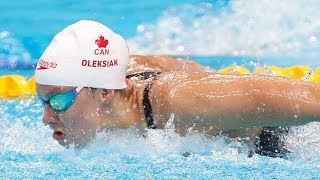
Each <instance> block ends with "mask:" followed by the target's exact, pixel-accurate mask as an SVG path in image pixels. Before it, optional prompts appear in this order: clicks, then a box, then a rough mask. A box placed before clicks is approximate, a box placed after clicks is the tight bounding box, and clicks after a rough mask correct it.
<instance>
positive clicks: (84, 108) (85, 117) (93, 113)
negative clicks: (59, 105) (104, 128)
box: [66, 100, 99, 129]
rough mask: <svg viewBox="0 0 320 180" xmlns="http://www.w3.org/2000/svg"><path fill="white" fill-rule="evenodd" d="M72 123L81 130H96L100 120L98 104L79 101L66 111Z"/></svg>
mask: <svg viewBox="0 0 320 180" xmlns="http://www.w3.org/2000/svg"><path fill="white" fill-rule="evenodd" d="M66 113H67V116H69V117H70V120H71V121H72V122H71V123H72V124H71V126H73V127H76V128H81V129H89V128H90V129H91V128H94V127H95V125H96V122H97V119H98V118H99V115H98V113H97V104H96V103H94V102H92V101H81V100H80V101H78V102H76V103H75V104H74V106H73V107H70V109H69V110H68V111H66Z"/></svg>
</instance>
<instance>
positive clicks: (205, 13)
mask: <svg viewBox="0 0 320 180" xmlns="http://www.w3.org/2000/svg"><path fill="white" fill-rule="evenodd" d="M319 8H320V3H319V2H318V1H317V0H307V1H300V0H284V1H281V2H275V1H270V0H260V1H247V0H230V1H229V0H212V1H199V0H184V1H176V0H175V1H147V0H141V1H132V0H125V1H114V0H111V1H107V0H105V1H71V0H67V1H44V0H29V1H8V0H3V1H1V6H0V10H1V12H2V13H0V68H1V69H0V75H7V74H19V75H23V76H25V77H26V78H27V79H28V78H30V77H32V76H33V74H34V64H35V63H36V61H37V59H38V58H39V57H40V55H41V53H42V52H43V50H44V49H45V48H46V46H47V45H48V44H49V43H50V41H51V39H52V38H53V36H54V35H55V34H56V33H57V32H59V31H60V30H61V29H63V28H64V27H65V26H67V25H69V24H71V23H74V22H76V21H78V20H80V19H92V20H97V21H100V22H102V23H104V24H106V25H107V26H109V27H110V28H111V29H113V30H114V31H115V32H117V33H119V34H121V35H122V36H124V37H125V39H126V40H127V42H128V46H129V49H130V53H131V54H162V55H172V56H175V57H181V58H183V59H193V60H195V61H197V62H198V63H200V64H203V65H205V66H209V67H211V68H214V69H220V68H224V67H228V66H230V65H243V66H245V67H247V68H249V69H251V70H252V69H253V68H254V67H255V66H256V65H257V64H258V65H260V66H264V65H278V66H281V67H287V66H291V65H307V66H309V67H312V68H314V69H316V68H317V67H319V66H320V61H319V60H318V57H319V52H320V51H319V50H320V49H319V42H318V39H319V35H320V30H319V28H318V24H319V23H320V11H318V9H319ZM0 88H3V87H0ZM42 113H43V107H42V106H41V103H39V101H38V100H37V99H36V98H35V97H21V98H18V99H1V100H0V127H1V128H0V137H1V138H0V177H1V178H2V179H38V178H39V179H45V178H49V179H56V178H57V179H62V178H65V179H275V178H277V179H288V178H290V179H318V178H319V177H320V133H319V132H320V125H319V123H310V124H308V125H305V126H302V127H298V128H294V129H293V130H292V132H290V134H289V135H287V137H286V140H287V141H286V146H287V148H288V149H290V150H291V152H292V153H290V155H289V157H288V158H287V159H282V158H271V157H265V156H260V155H257V154H255V155H253V157H251V158H249V157H248V147H247V145H246V144H243V143H241V142H238V141H237V140H233V139H228V138H226V137H223V136H219V137H213V138H208V137H205V136H204V135H201V134H190V135H188V136H186V137H181V136H179V135H178V134H176V133H175V132H173V130H172V129H171V130H170V129H167V130H149V131H148V132H147V133H148V136H147V137H146V138H145V137H143V136H141V135H140V134H138V133H137V131H136V129H135V128H129V129H125V130H117V131H111V132H104V133H99V134H98V136H97V138H96V139H95V140H94V141H93V142H92V143H91V144H89V145H88V147H86V148H85V149H82V150H73V149H65V148H63V147H61V146H60V145H58V143H57V142H56V141H54V140H53V139H52V131H51V130H50V129H49V127H45V126H43V124H42V121H41V116H42Z"/></svg>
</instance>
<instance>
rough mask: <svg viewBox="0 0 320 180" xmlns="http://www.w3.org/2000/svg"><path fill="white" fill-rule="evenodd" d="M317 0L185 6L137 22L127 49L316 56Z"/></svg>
mask: <svg viewBox="0 0 320 180" xmlns="http://www.w3.org/2000/svg"><path fill="white" fill-rule="evenodd" d="M319 8H320V3H319V2H318V1H317V0H308V1H300V0H283V1H276V0H260V1H255V0H236V1H230V3H229V4H228V6H227V7H224V8H215V7H214V6H213V5H211V4H208V3H207V4H200V5H185V6H181V7H176V8H171V9H168V10H166V11H165V12H164V13H163V14H162V15H161V16H160V17H159V18H158V20H157V21H156V23H154V24H140V25H138V27H137V35H136V36H135V37H133V38H130V39H129V40H128V44H129V49H130V53H131V54H169V55H186V54H188V53H190V54H191V55H200V56H204V55H205V56H208V55H241V56H261V57H262V56H268V57H269V56H276V57H295V58H297V57H304V59H306V58H310V59H312V58H317V57H318V56H319V47H320V44H319V38H320V37H319V35H320V28H319V26H320V11H319V10H318V9H319Z"/></svg>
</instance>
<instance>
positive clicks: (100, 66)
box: [35, 20, 320, 148]
mask: <svg viewBox="0 0 320 180" xmlns="http://www.w3.org/2000/svg"><path fill="white" fill-rule="evenodd" d="M35 78H36V89H37V92H38V96H39V98H40V99H41V100H42V101H44V103H45V110H44V114H43V122H44V124H45V125H49V126H50V127H51V128H52V129H53V131H54V132H53V138H54V139H55V140H57V141H58V142H59V143H60V144H61V145H63V146H65V147H69V146H70V145H74V146H75V147H76V148H81V147H83V146H85V145H86V144H87V143H88V142H90V140H91V139H93V138H94V137H95V134H96V132H99V131H105V130H114V129H123V128H128V127H130V126H135V127H136V128H138V129H141V130H144V129H145V128H150V129H155V128H160V129H162V128H164V126H165V124H166V123H167V121H168V119H170V117H171V118H173V120H174V124H175V129H176V132H177V133H179V134H180V135H186V134H187V133H188V132H189V131H192V132H199V133H205V134H208V135H217V134H219V133H221V132H233V131H235V130H236V131H239V132H241V131H246V130H248V129H255V128H263V127H279V126H298V125H304V124H306V123H308V122H312V121H319V116H320V93H319V92H320V85H319V84H316V83H309V82H306V81H299V80H293V79H286V78H282V77H272V76H262V75H222V74H217V73H208V72H206V68H205V67H203V66H201V65H199V64H197V63H194V62H192V61H191V62H190V63H188V65H185V63H184V62H183V61H182V60H179V59H175V58H169V57H160V56H131V57H130V58H129V53H128V48H127V45H126V42H125V40H124V39H123V38H122V37H121V36H120V35H118V34H116V33H114V32H112V31H111V30H110V29H109V28H107V27H106V26H104V25H102V24H100V23H98V22H94V21H86V20H82V21H79V22H77V23H75V24H72V25H70V26H68V27H66V28H65V29H64V30H62V31H61V32H60V33H58V34H57V35H56V36H55V37H54V39H53V41H52V42H51V43H50V45H49V46H48V47H47V49H46V50H45V51H44V53H43V54H42V56H41V58H40V59H39V61H38V64H37V67H36V73H35ZM230 134H232V133H230ZM236 136H238V135H236Z"/></svg>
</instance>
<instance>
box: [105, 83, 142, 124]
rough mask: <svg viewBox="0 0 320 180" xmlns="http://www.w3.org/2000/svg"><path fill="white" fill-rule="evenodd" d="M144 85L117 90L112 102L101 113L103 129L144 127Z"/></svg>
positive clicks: (133, 85) (134, 85)
mask: <svg viewBox="0 0 320 180" xmlns="http://www.w3.org/2000/svg"><path fill="white" fill-rule="evenodd" d="M144 88H145V85H144V84H140V83H138V84H132V85H131V87H128V88H127V89H125V90H117V91H116V92H115V96H114V97H113V99H112V101H111V102H110V104H109V105H108V107H106V110H104V111H103V113H104V115H103V116H104V117H106V118H103V119H106V120H107V121H108V122H105V121H104V125H103V126H104V127H107V128H108V129H110V128H111V129H119V128H120V129H125V128H128V127H130V126H135V127H137V128H139V129H144V128H145V127H146V125H147V124H146V119H145V115H144V107H143V103H142V97H143V91H144Z"/></svg>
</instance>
